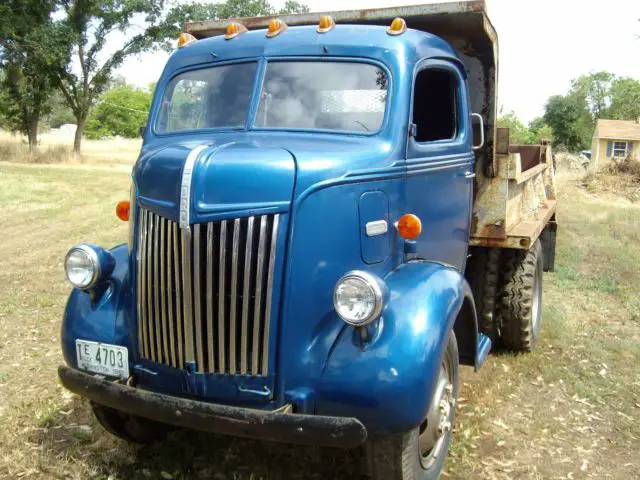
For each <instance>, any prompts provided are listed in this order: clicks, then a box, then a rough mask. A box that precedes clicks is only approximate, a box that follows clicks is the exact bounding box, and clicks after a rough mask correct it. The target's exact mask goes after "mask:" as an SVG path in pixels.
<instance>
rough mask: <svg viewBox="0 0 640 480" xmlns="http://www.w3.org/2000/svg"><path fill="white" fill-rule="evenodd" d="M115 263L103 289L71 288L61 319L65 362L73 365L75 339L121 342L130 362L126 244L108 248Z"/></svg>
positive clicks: (132, 350)
mask: <svg viewBox="0 0 640 480" xmlns="http://www.w3.org/2000/svg"><path fill="white" fill-rule="evenodd" d="M111 254H112V255H113V257H114V258H115V261H116V265H115V267H114V269H113V272H112V273H111V276H110V277H109V279H108V280H107V284H106V286H105V287H106V288H105V287H103V288H101V289H100V290H94V292H93V293H92V292H85V291H83V290H78V289H75V288H74V289H73V291H72V292H71V295H69V299H68V300H67V306H66V308H65V310H64V316H63V319H62V332H61V336H60V337H61V341H62V353H63V355H64V359H65V362H66V363H67V365H69V366H72V367H74V368H77V367H78V365H77V361H76V346H75V343H76V339H82V340H91V341H94V342H103V343H110V344H112V345H122V346H126V347H128V349H129V363H130V364H131V363H132V362H133V357H132V355H133V352H134V351H135V349H134V348H133V344H132V342H133V341H134V340H135V338H134V337H135V336H134V335H131V332H130V325H132V319H131V305H132V298H131V293H132V291H131V288H130V286H129V274H128V264H129V251H128V248H127V245H119V246H117V247H115V248H113V249H112V250H111Z"/></svg>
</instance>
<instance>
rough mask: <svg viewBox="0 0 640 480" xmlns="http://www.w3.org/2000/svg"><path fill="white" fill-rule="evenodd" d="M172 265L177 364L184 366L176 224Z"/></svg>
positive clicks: (174, 226)
mask: <svg viewBox="0 0 640 480" xmlns="http://www.w3.org/2000/svg"><path fill="white" fill-rule="evenodd" d="M173 257H174V258H173V267H174V269H175V279H176V330H177V331H178V366H179V367H180V368H184V353H183V352H184V341H183V332H184V328H183V322H182V316H183V315H182V309H183V302H182V290H181V289H182V277H181V273H180V270H181V269H180V236H179V230H178V224H177V223H174V224H173Z"/></svg>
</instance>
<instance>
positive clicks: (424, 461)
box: [366, 332, 459, 480]
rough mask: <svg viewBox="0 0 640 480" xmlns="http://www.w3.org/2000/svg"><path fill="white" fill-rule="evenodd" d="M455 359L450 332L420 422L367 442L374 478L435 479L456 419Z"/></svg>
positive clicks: (454, 340)
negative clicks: (432, 388) (426, 407)
mask: <svg viewBox="0 0 640 480" xmlns="http://www.w3.org/2000/svg"><path fill="white" fill-rule="evenodd" d="M458 363H459V359H458V344H457V342H456V337H455V335H454V333H453V332H451V334H450V336H449V341H448V343H447V350H446V352H445V355H444V358H443V359H442V363H441V365H440V371H439V375H438V381H437V383H436V386H435V389H434V393H433V396H432V398H431V404H430V406H429V412H428V413H427V417H426V418H425V420H424V422H422V425H420V426H419V427H417V428H414V429H413V430H410V431H408V432H405V433H401V434H397V435H392V436H388V437H383V438H377V439H372V440H369V441H368V442H367V445H366V449H367V460H368V463H369V471H370V473H371V477H372V478H373V480H418V479H419V480H435V479H437V478H439V477H440V473H441V472H442V468H443V466H444V462H445V460H446V459H447V454H448V451H449V445H450V443H451V437H452V431H453V423H454V420H455V405H456V397H457V394H458Z"/></svg>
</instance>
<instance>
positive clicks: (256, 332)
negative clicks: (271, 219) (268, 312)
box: [251, 215, 268, 375]
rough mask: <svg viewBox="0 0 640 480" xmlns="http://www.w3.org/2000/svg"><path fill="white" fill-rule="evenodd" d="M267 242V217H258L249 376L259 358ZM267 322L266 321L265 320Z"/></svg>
mask: <svg viewBox="0 0 640 480" xmlns="http://www.w3.org/2000/svg"><path fill="white" fill-rule="evenodd" d="M266 240H267V216H266V215H262V216H261V217H260V233H259V236H258V258H257V259H256V290H255V299H254V306H253V342H252V349H251V375H258V373H259V371H258V361H259V357H260V330H261V319H262V317H261V316H260V313H261V308H262V277H263V268H262V267H263V265H264V251H265V242H266ZM267 321H268V319H267Z"/></svg>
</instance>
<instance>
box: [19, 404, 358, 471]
mask: <svg viewBox="0 0 640 480" xmlns="http://www.w3.org/2000/svg"><path fill="white" fill-rule="evenodd" d="M30 442H33V443H36V444H38V445H40V446H41V447H42V452H43V458H42V461H41V462H39V463H40V469H41V471H43V473H45V475H50V476H51V477H58V476H59V475H61V474H65V475H66V474H70V473H72V472H73V473H77V474H81V476H83V477H85V476H89V477H90V478H97V479H102V478H104V479H107V478H109V479H134V480H136V479H150V478H151V479H157V478H158V479H162V478H165V479H171V478H173V479H213V480H226V479H228V480H259V479H265V480H266V479H307V478H311V479H326V478H331V479H338V480H339V479H350V480H359V479H364V478H366V477H365V472H366V463H365V461H364V452H363V450H362V449H353V450H339V449H330V448H317V447H304V446H298V445H290V444H284V443H283V444H280V443H268V442H259V441H255V440H249V439H241V438H234V437H228V436H223V435H215V434H210V433H203V432H196V431H191V430H182V429H178V430H175V431H174V432H172V433H171V434H170V435H169V437H168V438H167V439H166V440H164V441H161V442H156V443H154V444H151V445H145V446H138V445H131V444H128V443H126V442H124V441H122V440H119V439H116V438H114V437H112V436H111V435H110V434H108V433H107V432H106V431H105V430H104V429H103V428H102V427H101V426H100V425H99V424H98V423H97V421H96V420H95V419H94V417H93V413H92V412H91V407H90V406H89V403H88V402H86V401H85V400H83V399H81V398H79V397H74V399H73V401H72V403H71V404H70V405H69V407H68V410H67V411H66V412H65V411H62V412H58V413H57V414H55V415H53V416H48V417H47V419H46V423H45V424H42V425H41V428H39V429H38V430H37V431H36V432H35V433H34V435H33V438H30ZM61 459H66V460H67V461H66V462H60V460H61ZM61 463H65V464H66V467H65V472H61V471H59V470H55V471H54V470H52V469H53V468H55V469H58V468H60V464H61ZM67 470H68V471H67ZM72 476H73V477H74V478H75V475H72Z"/></svg>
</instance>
